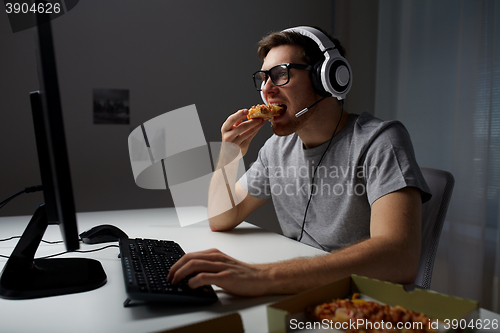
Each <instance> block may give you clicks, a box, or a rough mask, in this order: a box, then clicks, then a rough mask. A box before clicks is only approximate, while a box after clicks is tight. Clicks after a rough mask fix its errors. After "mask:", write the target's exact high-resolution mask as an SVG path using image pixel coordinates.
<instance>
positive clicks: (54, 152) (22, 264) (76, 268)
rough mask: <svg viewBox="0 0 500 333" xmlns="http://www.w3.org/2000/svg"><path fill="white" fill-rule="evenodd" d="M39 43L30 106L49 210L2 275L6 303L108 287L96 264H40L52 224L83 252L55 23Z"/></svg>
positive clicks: (42, 27)
mask: <svg viewBox="0 0 500 333" xmlns="http://www.w3.org/2000/svg"><path fill="white" fill-rule="evenodd" d="M40 19H43V17H41V16H39V15H37V20H38V21H39V22H41V20H40ZM36 41H37V42H36V44H37V64H38V76H39V80H40V91H37V92H33V93H31V94H30V100H31V108H32V113H33V124H34V128H35V138H36V144H37V152H38V162H39V168H40V174H41V178H42V185H43V195H44V199H45V204H42V205H40V206H39V207H38V208H37V209H36V211H35V213H34V214H33V217H32V218H31V220H30V222H29V224H28V226H27V228H26V230H25V231H24V233H23V235H22V236H21V239H20V240H19V242H18V244H17V245H16V247H15V249H14V251H13V252H12V254H11V256H10V258H9V260H8V261H7V263H6V265H5V267H4V269H3V271H2V275H1V277H0V297H2V298H8V299H29V298H38V297H47V296H55V295H62V294H70V293H77V292H83V291H88V290H92V289H95V288H98V287H100V286H102V285H104V284H105V283H106V274H105V273H104V270H103V269H102V266H101V264H100V263H99V262H98V261H96V260H93V259H86V258H51V259H35V258H34V256H35V252H36V250H37V248H38V246H39V244H40V241H41V240H42V237H43V235H44V233H45V230H46V228H47V226H48V225H49V224H58V225H59V226H60V229H61V234H62V236H63V240H64V243H65V245H66V249H67V250H68V251H74V250H76V249H78V248H79V236H78V228H77V221H76V212H75V204H74V200H73V189H72V185H71V174H70V168H69V161H68V153H67V149H66V140H65V133H64V123H63V117H62V110H61V100H60V95H59V85H58V80H57V70H56V58H55V53H54V46H53V40H52V29H51V24H50V21H49V22H46V23H43V24H39V25H38V27H37V28H36Z"/></svg>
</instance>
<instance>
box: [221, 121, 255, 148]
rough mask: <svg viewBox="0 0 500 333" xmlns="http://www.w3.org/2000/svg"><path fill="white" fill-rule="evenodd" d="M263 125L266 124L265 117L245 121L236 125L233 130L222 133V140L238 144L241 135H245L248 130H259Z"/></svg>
mask: <svg viewBox="0 0 500 333" xmlns="http://www.w3.org/2000/svg"><path fill="white" fill-rule="evenodd" d="M262 125H264V120H263V119H252V120H249V121H245V122H243V123H241V124H239V125H238V126H237V127H234V128H233V129H232V130H230V131H228V132H224V133H222V141H225V142H233V143H236V144H238V139H239V137H240V136H241V135H245V134H246V133H247V132H248V131H253V130H259V129H260V128H261V127H262ZM240 141H243V140H240Z"/></svg>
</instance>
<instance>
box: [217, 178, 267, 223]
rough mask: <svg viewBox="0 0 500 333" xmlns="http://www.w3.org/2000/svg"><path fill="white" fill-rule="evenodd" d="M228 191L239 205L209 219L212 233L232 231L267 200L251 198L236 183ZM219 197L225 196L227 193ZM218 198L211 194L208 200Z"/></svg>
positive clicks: (238, 183)
mask: <svg viewBox="0 0 500 333" xmlns="http://www.w3.org/2000/svg"><path fill="white" fill-rule="evenodd" d="M230 191H231V193H235V195H234V196H235V197H236V198H237V202H239V203H238V204H237V205H235V206H234V207H233V208H232V209H230V210H227V211H225V212H224V213H222V214H219V215H217V216H214V217H211V218H210V219H209V220H208V222H209V224H210V229H212V231H228V230H232V229H233V228H235V227H236V226H237V225H238V224H240V223H241V222H243V221H244V220H245V219H246V218H247V217H248V216H249V215H250V214H251V213H252V212H254V211H255V210H256V209H257V208H259V207H260V206H262V205H263V204H264V203H265V202H266V201H267V200H268V199H258V198H255V197H253V196H251V195H250V194H248V193H247V192H246V191H245V190H244V189H243V187H242V186H241V184H240V182H237V183H236V185H235V186H234V187H233V188H232V189H230ZM221 195H227V192H226V193H225V194H221ZM218 197H219V196H218V195H216V194H211V196H210V200H217V198H218ZM209 211H210V205H209Z"/></svg>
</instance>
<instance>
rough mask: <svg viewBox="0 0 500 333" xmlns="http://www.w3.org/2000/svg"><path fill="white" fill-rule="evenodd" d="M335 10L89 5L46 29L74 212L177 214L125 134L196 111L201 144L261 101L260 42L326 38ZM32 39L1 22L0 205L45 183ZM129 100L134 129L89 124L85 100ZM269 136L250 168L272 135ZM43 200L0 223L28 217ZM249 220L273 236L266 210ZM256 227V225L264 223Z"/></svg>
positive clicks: (328, 6) (300, 0)
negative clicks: (311, 32)
mask: <svg viewBox="0 0 500 333" xmlns="http://www.w3.org/2000/svg"><path fill="white" fill-rule="evenodd" d="M332 7H333V6H332V1H331V0H322V1H314V2H310V1H306V0H295V1H262V0H260V1H238V2H228V1H217V0H215V1H214V0H212V1H182V2H181V1H175V2H173V1H159V0H154V1H153V0H151V1H141V2H137V1H115V0H113V1H112V0H108V1H95V0H92V1H91V0H87V1H80V3H79V4H78V5H77V6H76V7H75V8H74V9H73V10H72V11H70V12H69V13H67V14H65V15H64V16H62V17H60V18H58V19H56V20H55V21H53V30H54V36H55V44H56V56H57V62H58V71H59V84H60V90H61V95H62V106H63V112H64V120H65V126H66V136H67V143H68V150H69V157H70V165H71V168H72V179H73V187H74V193H75V201H76V207H77V210H78V211H81V212H83V211H97V210H115V209H134V208H148V207H163V206H172V200H171V197H170V194H169V192H168V191H154V190H143V189H140V188H138V187H137V186H136V185H135V183H134V180H133V177H132V172H131V168H130V162H129V157H128V147H127V137H128V134H129V133H130V131H131V130H132V129H133V128H135V127H137V126H138V125H140V124H141V123H143V122H144V121H146V120H149V119H151V118H153V117H155V116H158V115H160V114H163V113H164V112H167V111H171V110H174V109H176V108H179V107H183V106H186V105H190V104H193V103H194V104H196V106H197V109H198V113H199V116H200V119H201V123H202V126H203V129H204V132H205V137H206V139H207V141H220V126H221V124H222V123H223V122H224V120H225V119H226V118H227V116H228V115H229V114H231V113H233V112H235V111H236V110H238V109H240V108H244V107H248V106H251V105H253V104H256V103H259V102H260V96H259V95H258V94H257V92H255V91H254V88H253V83H252V80H251V74H252V73H253V72H254V71H255V70H257V69H259V68H260V65H261V64H260V61H259V59H258V58H257V56H256V43H257V42H258V40H259V39H260V38H261V37H262V36H264V35H265V34H267V33H268V32H270V31H274V30H281V29H283V28H286V27H290V26H296V25H317V26H320V27H323V28H324V29H326V30H327V31H331V30H332V29H331V28H332V26H333V24H332V13H333V8H332ZM33 34H34V31H33V29H30V30H27V31H23V32H18V33H15V34H13V33H12V32H11V30H10V26H9V23H8V20H7V16H6V14H5V13H4V12H1V13H0V50H1V51H0V114H1V119H2V120H1V121H0V142H2V144H1V145H0V156H2V157H1V158H0V200H3V198H6V197H8V196H10V195H11V194H13V193H15V192H17V191H19V190H21V189H23V188H24V187H26V186H31V185H35V184H38V183H40V175H39V172H38V169H37V168H38V166H37V156H36V147H35V141H34V134H33V126H32V123H31V121H32V120H31V114H30V112H31V110H30V106H29V99H28V95H29V92H31V91H33V90H37V89H38V81H37V76H36V73H37V69H36V61H35V52H34V36H33ZM93 88H114V89H129V90H130V107H131V123H130V125H94V124H93V118H92V117H93V116H92V89H93ZM271 133H272V132H271V129H270V127H267V126H266V127H265V128H263V130H262V131H261V133H259V134H258V136H257V137H256V138H255V139H254V142H253V144H252V147H251V149H250V151H249V153H248V154H247V156H246V157H245V161H246V163H247V165H248V164H249V163H250V162H252V161H253V160H254V159H255V158H256V156H257V151H258V148H259V147H260V146H261V145H262V144H263V143H264V141H265V140H266V139H267V138H268V137H269V136H270V135H271ZM42 201H43V197H42V195H41V194H40V193H37V194H30V195H23V196H22V197H20V198H17V199H15V200H14V201H12V202H11V203H9V204H8V205H7V206H6V207H5V208H3V209H2V210H0V216H9V215H20V214H32V212H33V211H34V209H35V207H36V205H37V204H38V203H40V202H42ZM250 220H251V221H252V220H254V221H265V222H264V224H265V225H266V226H267V227H268V228H270V229H272V230H278V229H279V228H276V224H275V223H274V224H268V223H267V221H272V220H275V215H274V210H273V209H272V205H271V204H266V206H265V207H264V209H262V210H260V212H259V214H256V215H255V216H252V217H251V218H250ZM260 224H262V223H260Z"/></svg>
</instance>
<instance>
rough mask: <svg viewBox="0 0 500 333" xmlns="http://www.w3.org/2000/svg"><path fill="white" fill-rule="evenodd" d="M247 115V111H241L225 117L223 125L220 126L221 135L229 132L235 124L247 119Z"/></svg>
mask: <svg viewBox="0 0 500 333" xmlns="http://www.w3.org/2000/svg"><path fill="white" fill-rule="evenodd" d="M247 114H248V109H241V110H238V111H237V112H235V113H233V114H232V115H230V116H229V117H227V119H226V121H225V122H224V124H222V127H221V131H222V132H223V133H224V132H228V131H230V130H231V129H233V127H234V125H235V124H236V123H237V122H240V123H241V122H242V121H243V120H244V119H245V118H246V117H247Z"/></svg>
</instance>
